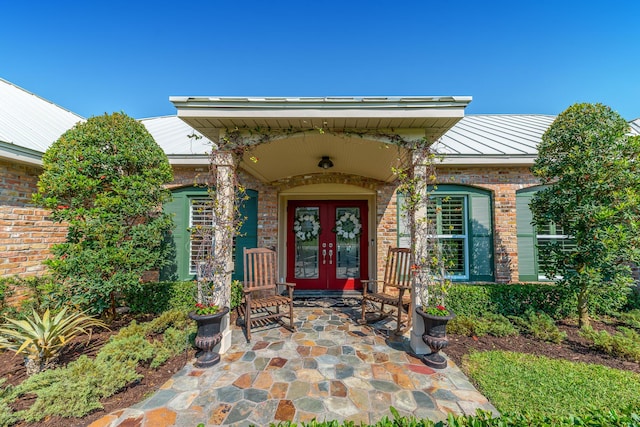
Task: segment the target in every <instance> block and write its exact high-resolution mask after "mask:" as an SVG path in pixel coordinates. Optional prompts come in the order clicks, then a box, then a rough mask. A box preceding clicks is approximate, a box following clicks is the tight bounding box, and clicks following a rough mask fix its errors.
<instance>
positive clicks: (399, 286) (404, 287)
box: [387, 283, 411, 291]
mask: <svg viewBox="0 0 640 427" xmlns="http://www.w3.org/2000/svg"><path fill="white" fill-rule="evenodd" d="M387 286H391V287H392V288H397V289H401V290H403V291H410V290H411V285H406V286H405V285H396V284H393V283H387Z"/></svg>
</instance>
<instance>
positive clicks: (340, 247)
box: [335, 208, 362, 279]
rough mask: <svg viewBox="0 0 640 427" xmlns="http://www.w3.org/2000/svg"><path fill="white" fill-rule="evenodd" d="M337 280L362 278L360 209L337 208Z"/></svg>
mask: <svg viewBox="0 0 640 427" xmlns="http://www.w3.org/2000/svg"><path fill="white" fill-rule="evenodd" d="M335 232H336V248H337V254H336V278H338V279H347V278H356V279H358V278H360V234H361V233H362V222H361V219H360V209H359V208H336V228H335Z"/></svg>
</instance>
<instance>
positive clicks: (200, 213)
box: [189, 199, 215, 275]
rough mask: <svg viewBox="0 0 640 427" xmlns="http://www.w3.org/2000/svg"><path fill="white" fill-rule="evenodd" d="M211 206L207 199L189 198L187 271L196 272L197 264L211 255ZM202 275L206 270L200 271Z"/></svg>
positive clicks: (212, 239) (212, 238)
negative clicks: (189, 239) (189, 238)
mask: <svg viewBox="0 0 640 427" xmlns="http://www.w3.org/2000/svg"><path fill="white" fill-rule="evenodd" d="M213 221H214V220H213V207H212V206H211V201H210V200H209V199H191V200H190V204H189V230H190V232H191V244H190V245H189V273H190V274H198V264H201V263H202V261H203V260H205V259H206V258H207V257H208V256H210V255H212V253H213V248H214V244H215V241H214V236H213V226H214V222H213ZM201 273H202V274H203V275H205V274H206V272H204V271H203V272H201Z"/></svg>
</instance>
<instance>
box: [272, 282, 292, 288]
mask: <svg viewBox="0 0 640 427" xmlns="http://www.w3.org/2000/svg"><path fill="white" fill-rule="evenodd" d="M276 285H283V286H286V287H288V288H295V287H296V284H295V283H287V282H278V283H276Z"/></svg>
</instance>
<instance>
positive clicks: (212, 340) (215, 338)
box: [189, 307, 229, 368]
mask: <svg viewBox="0 0 640 427" xmlns="http://www.w3.org/2000/svg"><path fill="white" fill-rule="evenodd" d="M228 312H229V309H228V308H227V307H225V308H223V309H222V310H220V311H219V312H217V313H216V314H203V315H200V314H195V313H194V312H191V313H189V318H191V319H193V320H195V321H196V323H197V324H198V334H197V335H196V347H198V348H199V349H200V350H201V351H200V352H199V353H198V354H197V357H198V359H197V361H196V363H195V364H194V365H195V367H196V368H209V367H211V366H213V365H215V364H216V363H218V362H219V361H220V355H219V354H218V353H216V352H214V351H213V348H214V347H215V346H216V345H218V343H220V341H221V340H222V333H221V331H220V324H221V322H222V319H223V318H224V316H225V314H227V313H228Z"/></svg>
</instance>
